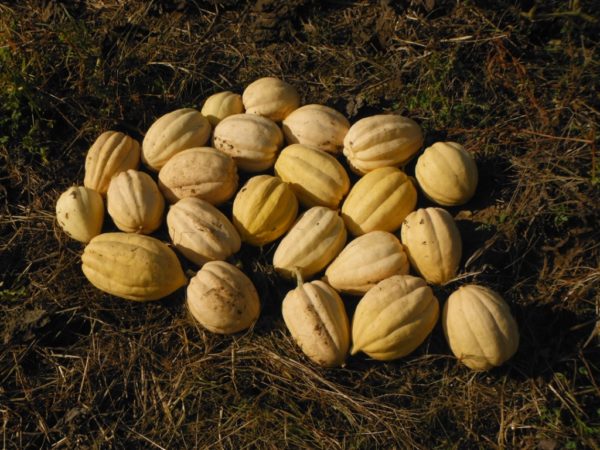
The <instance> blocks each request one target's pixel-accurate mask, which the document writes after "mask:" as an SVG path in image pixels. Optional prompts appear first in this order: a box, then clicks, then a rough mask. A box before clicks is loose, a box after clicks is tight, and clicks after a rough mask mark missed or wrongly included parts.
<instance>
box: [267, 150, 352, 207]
mask: <svg viewBox="0 0 600 450" xmlns="http://www.w3.org/2000/svg"><path fill="white" fill-rule="evenodd" d="M275 175H277V176H278V177H279V178H281V179H282V180H283V181H285V182H286V183H289V184H290V186H291V188H292V189H293V190H294V193H295V194H296V196H297V197H298V201H299V202H300V203H301V204H302V205H303V206H305V207H307V208H310V207H313V206H326V207H328V208H332V209H337V207H338V206H339V204H340V201H341V200H342V198H344V196H345V195H346V194H347V193H348V190H349V189H350V178H348V174H347V173H346V170H345V169H344V167H343V166H342V165H341V164H340V163H339V162H338V160H337V159H335V157H333V156H332V155H330V154H328V153H325V152H323V151H321V150H318V149H316V148H314V147H307V146H305V145H301V144H293V145H290V146H288V147H286V148H284V149H283V150H282V151H281V153H280V154H279V157H278V158H277V161H276V162H275Z"/></svg>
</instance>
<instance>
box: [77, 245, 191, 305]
mask: <svg viewBox="0 0 600 450" xmlns="http://www.w3.org/2000/svg"><path fill="white" fill-rule="evenodd" d="M81 261H82V266H81V269H82V270H83V273H84V275H85V276H86V278H87V279H88V280H89V281H90V283H92V284H93V285H94V286H95V287H96V288H98V289H100V290H101V291H104V292H107V293H109V294H112V295H114V296H116V297H121V298H124V299H128V300H135V301H141V302H143V301H150V300H158V299H160V298H163V297H166V296H167V295H169V294H171V293H173V292H174V291H176V290H177V289H179V288H180V287H182V286H184V285H185V284H186V283H187V279H186V277H185V274H184V273H183V269H182V268H181V265H180V264H179V260H178V259H177V255H175V252H173V250H171V249H170V248H169V247H168V246H167V245H166V244H164V243H163V242H161V241H159V240H158V239H155V238H153V237H150V236H146V235H142V234H135V233H104V234H99V235H98V236H96V237H94V238H93V239H92V240H91V241H90V242H89V244H88V245H87V246H86V247H85V249H84V251H83V255H82V256H81Z"/></svg>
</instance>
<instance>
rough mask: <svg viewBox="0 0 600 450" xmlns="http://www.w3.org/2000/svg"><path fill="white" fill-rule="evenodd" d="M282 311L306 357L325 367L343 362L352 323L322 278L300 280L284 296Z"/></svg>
mask: <svg viewBox="0 0 600 450" xmlns="http://www.w3.org/2000/svg"><path fill="white" fill-rule="evenodd" d="M281 310H282V314H283V320H284V322H285V324H286V326H287V329H288V330H289V332H290V334H291V335H292V338H293V339H294V341H295V342H296V343H297V344H298V346H299V347H300V348H301V350H302V352H304V354H305V355H306V356H308V357H309V358H310V359H311V360H312V361H313V362H315V363H316V364H319V365H321V366H325V367H338V366H341V365H343V364H344V362H345V361H346V357H347V355H348V349H349V347H350V325H349V321H348V316H347V314H346V308H345V307H344V303H343V301H342V299H341V298H340V296H339V295H338V293H337V292H335V290H333V289H332V288H331V287H330V286H328V285H327V284H326V283H324V282H322V281H313V282H311V283H302V282H300V283H299V285H298V287H297V288H296V289H294V290H292V291H290V292H288V294H287V295H286V296H285V298H284V299H283V303H282V305H281Z"/></svg>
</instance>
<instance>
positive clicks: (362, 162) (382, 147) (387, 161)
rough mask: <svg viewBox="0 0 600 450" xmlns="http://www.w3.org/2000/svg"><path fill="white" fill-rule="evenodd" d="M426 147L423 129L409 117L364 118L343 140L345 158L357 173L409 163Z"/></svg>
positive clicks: (393, 115) (379, 116)
mask: <svg viewBox="0 0 600 450" xmlns="http://www.w3.org/2000/svg"><path fill="white" fill-rule="evenodd" d="M422 145H423V131H422V130H421V127H420V126H419V125H418V124H417V123H416V122H415V121H414V120H412V119H409V118H408V117H403V116H398V115H395V114H380V115H376V116H370V117H365V118H364V119H361V120H359V121H358V122H356V123H355V124H354V125H352V126H351V127H350V129H349V130H348V133H347V134H346V136H345V137H344V155H345V156H346V158H348V164H350V167H351V168H352V170H354V171H355V172H356V173H358V174H365V173H367V172H370V171H372V170H374V169H377V168H379V167H392V166H393V167H396V166H402V165H403V164H405V163H407V162H408V161H409V160H410V159H411V158H412V157H413V156H414V155H415V154H416V153H417V152H418V151H419V149H420V148H421V146H422Z"/></svg>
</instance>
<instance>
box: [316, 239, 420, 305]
mask: <svg viewBox="0 0 600 450" xmlns="http://www.w3.org/2000/svg"><path fill="white" fill-rule="evenodd" d="M408 270H409V265H408V257H407V256H406V253H405V251H404V247H403V245H402V244H401V243H400V241H399V240H398V238H396V236H394V235H393V234H392V233H388V232H387V231H371V232H370V233H366V234H363V235H362V236H360V237H357V238H356V239H354V240H353V241H352V242H350V243H349V244H348V245H347V246H346V247H344V249H343V250H342V251H341V253H340V254H339V255H338V256H337V258H335V259H334V260H333V262H332V263H331V264H330V265H329V267H327V270H326V271H325V277H324V278H323V280H324V281H326V282H327V283H328V284H329V285H330V286H331V287H333V288H334V289H336V290H338V291H339V292H343V293H344V294H352V295H364V294H365V293H366V292H367V291H368V290H369V289H371V288H372V287H373V286H375V285H376V284H377V283H379V282H380V281H382V280H385V279H386V278H389V277H391V276H394V275H406V274H407V273H408Z"/></svg>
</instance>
